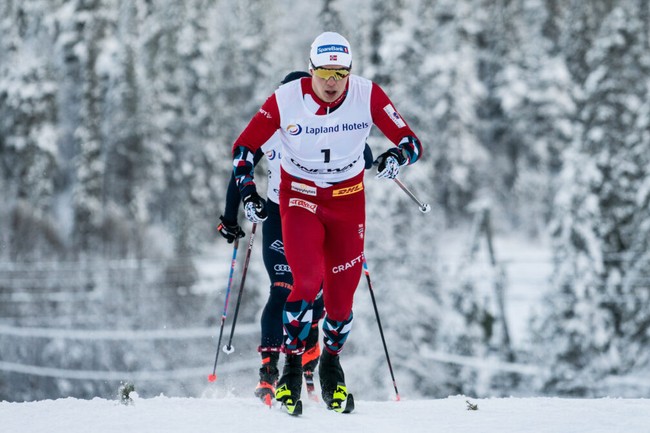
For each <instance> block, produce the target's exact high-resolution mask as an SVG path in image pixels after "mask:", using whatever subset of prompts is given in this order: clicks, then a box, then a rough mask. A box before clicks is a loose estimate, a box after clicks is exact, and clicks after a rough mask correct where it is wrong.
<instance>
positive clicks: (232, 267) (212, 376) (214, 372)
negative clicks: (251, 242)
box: [208, 238, 239, 382]
mask: <svg viewBox="0 0 650 433" xmlns="http://www.w3.org/2000/svg"><path fill="white" fill-rule="evenodd" d="M238 247H239V239H237V238H235V245H234V246H233V249H232V260H231V261H230V275H229V276H228V288H227V289H226V300H225V301H224V304H223V313H222V314H221V329H220V330H219V341H218V342H217V354H216V355H215V357H214V367H213V368H212V374H210V375H208V382H214V381H215V380H217V361H219V346H221V337H222V336H223V325H224V323H226V313H227V312H228V299H229V298H230V287H231V286H232V275H233V273H234V272H235V264H236V263H237V248H238Z"/></svg>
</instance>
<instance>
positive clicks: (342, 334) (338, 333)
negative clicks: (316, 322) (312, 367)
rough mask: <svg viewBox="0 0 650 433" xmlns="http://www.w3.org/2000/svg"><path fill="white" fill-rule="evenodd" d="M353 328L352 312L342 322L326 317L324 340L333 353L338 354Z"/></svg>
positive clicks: (326, 346)
mask: <svg viewBox="0 0 650 433" xmlns="http://www.w3.org/2000/svg"><path fill="white" fill-rule="evenodd" d="M350 329H352V312H350V317H348V318H347V319H346V320H343V321H341V322H339V321H336V320H332V319H330V318H329V317H325V320H324V321H323V342H324V343H325V348H326V349H327V350H328V351H329V352H330V353H332V354H334V355H335V354H338V353H339V352H341V349H343V344H344V343H345V340H347V338H348V335H350Z"/></svg>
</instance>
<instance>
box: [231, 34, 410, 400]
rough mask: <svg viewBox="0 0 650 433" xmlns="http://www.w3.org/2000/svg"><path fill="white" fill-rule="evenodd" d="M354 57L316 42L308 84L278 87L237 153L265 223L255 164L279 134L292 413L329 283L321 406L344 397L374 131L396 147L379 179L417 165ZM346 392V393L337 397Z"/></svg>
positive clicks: (338, 39) (328, 38)
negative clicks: (315, 313)
mask: <svg viewBox="0 0 650 433" xmlns="http://www.w3.org/2000/svg"><path fill="white" fill-rule="evenodd" d="M351 66H352V53H351V49H350V44H349V43H348V41H347V40H346V39H345V38H344V37H343V36H341V35H339V34H338V33H333V32H325V33H323V34H321V35H320V36H318V37H317V38H316V39H315V40H314V42H313V44H312V48H311V52H310V73H311V74H312V77H311V78H302V79H300V80H296V81H293V82H291V83H288V84H285V85H282V86H280V87H279V88H278V89H277V90H276V91H275V93H274V94H273V95H271V96H270V97H269V98H268V99H267V100H266V102H265V103H264V104H263V105H262V107H261V108H260V110H259V111H258V112H257V114H255V116H254V117H253V118H252V120H251V121H250V123H249V124H248V126H247V127H246V128H245V129H244V131H243V132H242V133H241V135H240V136H239V137H238V138H237V140H236V142H235V144H234V145H233V156H234V161H233V163H234V173H235V177H236V179H237V184H238V186H239V189H240V192H241V196H242V198H243V199H242V200H243V202H244V209H245V213H246V217H247V218H248V219H249V220H250V221H252V222H260V221H263V220H264V219H265V218H266V210H265V202H264V200H263V199H262V198H261V197H260V196H259V195H258V194H257V192H256V188H255V183H254V180H253V155H254V154H255V152H256V151H257V149H259V148H260V146H262V145H263V144H264V143H265V142H266V141H267V140H268V139H269V138H270V137H271V136H272V135H273V134H274V133H275V132H276V131H278V130H279V131H280V134H281V138H282V147H281V168H282V171H281V182H280V214H281V217H282V231H283V234H284V247H285V254H286V257H287V261H288V263H289V265H290V267H291V270H292V272H293V278H294V285H293V289H292V291H291V293H290V294H289V297H288V298H287V302H286V304H285V309H284V315H283V320H284V327H285V343H284V352H285V353H286V354H287V359H286V362H285V367H284V371H283V375H282V377H281V379H280V381H279V382H278V387H277V389H276V399H278V400H280V401H282V402H283V403H284V404H285V405H287V407H291V405H295V404H296V402H297V401H298V399H299V398H300V390H301V386H302V374H301V372H300V368H299V367H300V361H299V359H300V356H301V354H302V352H303V351H304V347H305V340H306V337H307V335H308V333H309V326H310V324H311V306H312V303H313V302H314V299H315V298H316V296H317V294H318V291H319V289H320V287H321V282H322V283H323V298H324V302H325V310H326V312H327V316H326V318H325V321H324V324H323V333H324V339H323V340H324V350H323V354H322V355H321V360H320V366H321V367H320V370H319V374H320V381H321V389H322V394H323V399H324V400H325V402H326V403H327V404H328V405H329V407H330V408H333V409H337V407H336V406H337V404H338V405H339V406H340V404H341V400H343V399H344V397H345V396H344V394H345V393H347V390H346V389H345V384H344V378H343V370H342V369H341V366H340V363H339V360H338V354H339V352H340V351H341V348H342V346H343V343H344V342H345V340H346V338H347V336H348V334H349V331H350V327H351V324H352V317H353V315H352V301H353V297H354V292H355V290H356V287H357V285H358V283H359V279H360V276H361V269H362V261H363V249H364V233H365V194H364V191H363V190H364V184H363V175H364V158H363V152H364V147H365V143H366V139H367V137H368V135H369V133H370V129H371V127H372V125H373V124H374V125H376V126H377V127H378V128H379V129H380V130H381V132H382V133H383V134H384V135H385V136H386V137H387V138H388V139H389V140H390V141H391V142H393V143H394V144H395V146H392V147H391V148H390V149H389V150H387V151H386V152H384V153H383V154H381V155H380V156H379V157H378V158H377V160H376V161H375V163H376V164H377V165H378V174H377V176H378V177H380V178H389V179H392V178H395V177H396V176H397V174H398V172H399V168H400V166H402V165H406V164H412V163H414V162H415V161H417V160H418V159H419V158H420V156H421V152H422V147H421V145H420V141H419V140H418V138H417V136H416V135H415V133H414V132H413V131H412V130H411V128H410V127H409V126H408V124H407V123H406V122H405V121H404V119H403V118H402V117H401V116H400V114H399V113H398V112H397V110H396V109H395V107H394V105H393V103H392V102H391V100H390V99H389V98H388V96H387V95H386V93H384V91H383V90H382V89H381V87H379V86H378V85H377V84H375V83H373V82H371V81H369V80H367V79H365V78H362V77H359V76H356V75H351V74H350V69H351ZM341 386H342V389H341V390H339V389H338V388H339V387H341Z"/></svg>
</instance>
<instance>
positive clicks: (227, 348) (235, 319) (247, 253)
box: [223, 223, 257, 354]
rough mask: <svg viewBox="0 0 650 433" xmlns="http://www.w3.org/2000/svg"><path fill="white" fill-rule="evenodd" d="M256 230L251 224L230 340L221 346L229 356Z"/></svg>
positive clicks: (232, 348)
mask: <svg viewBox="0 0 650 433" xmlns="http://www.w3.org/2000/svg"><path fill="white" fill-rule="evenodd" d="M256 228H257V223H253V228H252V229H251V237H250V239H249V241H248V250H246V260H244V269H243V271H242V275H241V284H240V285H239V294H238V295H237V305H236V306H235V315H234V316H233V318H232V328H230V339H229V340H228V344H226V345H225V346H223V351H224V352H226V353H228V354H230V353H233V352H234V351H235V348H234V347H232V337H233V335H234V334H235V324H236V323H237V315H238V314H239V305H240V304H241V297H242V296H241V295H242V293H243V292H244V283H245V282H246V273H247V272H248V263H249V262H250V260H251V251H253V240H255V229H256Z"/></svg>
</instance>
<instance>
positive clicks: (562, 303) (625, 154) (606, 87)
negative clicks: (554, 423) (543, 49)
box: [537, 2, 650, 395]
mask: <svg viewBox="0 0 650 433" xmlns="http://www.w3.org/2000/svg"><path fill="white" fill-rule="evenodd" d="M638 4H639V3H638V2H625V3H624V4H623V5H618V6H616V7H615V8H613V10H612V11H611V12H610V13H609V14H608V15H607V17H606V19H605V20H603V22H602V26H601V27H600V29H599V31H598V32H597V35H596V37H595V38H594V41H593V45H592V46H591V48H590V49H589V50H588V51H586V53H585V66H586V68H587V70H588V71H590V72H589V73H588V74H587V75H586V77H585V81H584V83H583V86H582V94H581V97H580V100H579V104H578V106H579V107H580V109H579V112H578V121H579V124H578V133H577V134H575V140H574V143H573V145H572V146H571V148H570V149H569V150H568V152H567V155H566V157H565V170H564V172H563V178H562V181H561V189H560V193H559V194H558V197H557V202H556V209H555V214H554V220H553V234H554V240H555V257H556V260H555V261H556V270H555V272H554V277H555V278H554V285H555V290H554V291H553V292H552V293H551V294H549V296H548V299H547V305H546V309H545V315H543V316H542V317H541V319H540V320H539V323H538V328H537V329H538V331H539V339H540V342H541V343H542V344H541V345H540V349H541V350H542V351H544V355H545V357H546V361H547V362H550V363H551V366H552V368H551V369H550V371H549V377H548V378H547V385H546V386H547V390H553V391H556V392H564V393H569V394H578V395H584V394H597V393H598V386H594V385H593V384H594V383H595V382H597V381H598V380H599V379H601V378H603V377H606V376H608V375H617V374H625V373H628V372H630V371H632V370H633V369H634V368H638V367H639V366H644V367H645V366H647V363H648V357H647V356H644V355H642V353H644V351H643V349H642V348H643V347H647V344H648V338H649V336H648V334H647V323H649V322H648V320H649V316H648V311H649V308H648V307H649V303H650V297H649V296H648V281H649V280H648V277H649V275H648V271H647V266H646V265H647V259H648V256H647V252H646V251H645V246H646V243H647V240H648V238H649V236H650V233H649V232H648V224H647V218H648V211H647V204H648V202H647V194H646V191H647V189H646V187H647V178H648V162H649V161H648V150H650V136H648V134H647V131H648V129H647V128H648V117H647V110H648V106H647V100H648V97H649V96H650V95H649V93H648V90H649V87H648V81H647V79H645V80H644V79H639V77H647V76H648V72H650V56H649V55H648V50H647V47H648V34H647V33H644V32H643V31H642V29H643V23H642V22H641V20H640V19H639V18H638V17H639V13H638V12H639V9H638V7H637V6H638ZM644 131H645V132H644Z"/></svg>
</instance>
